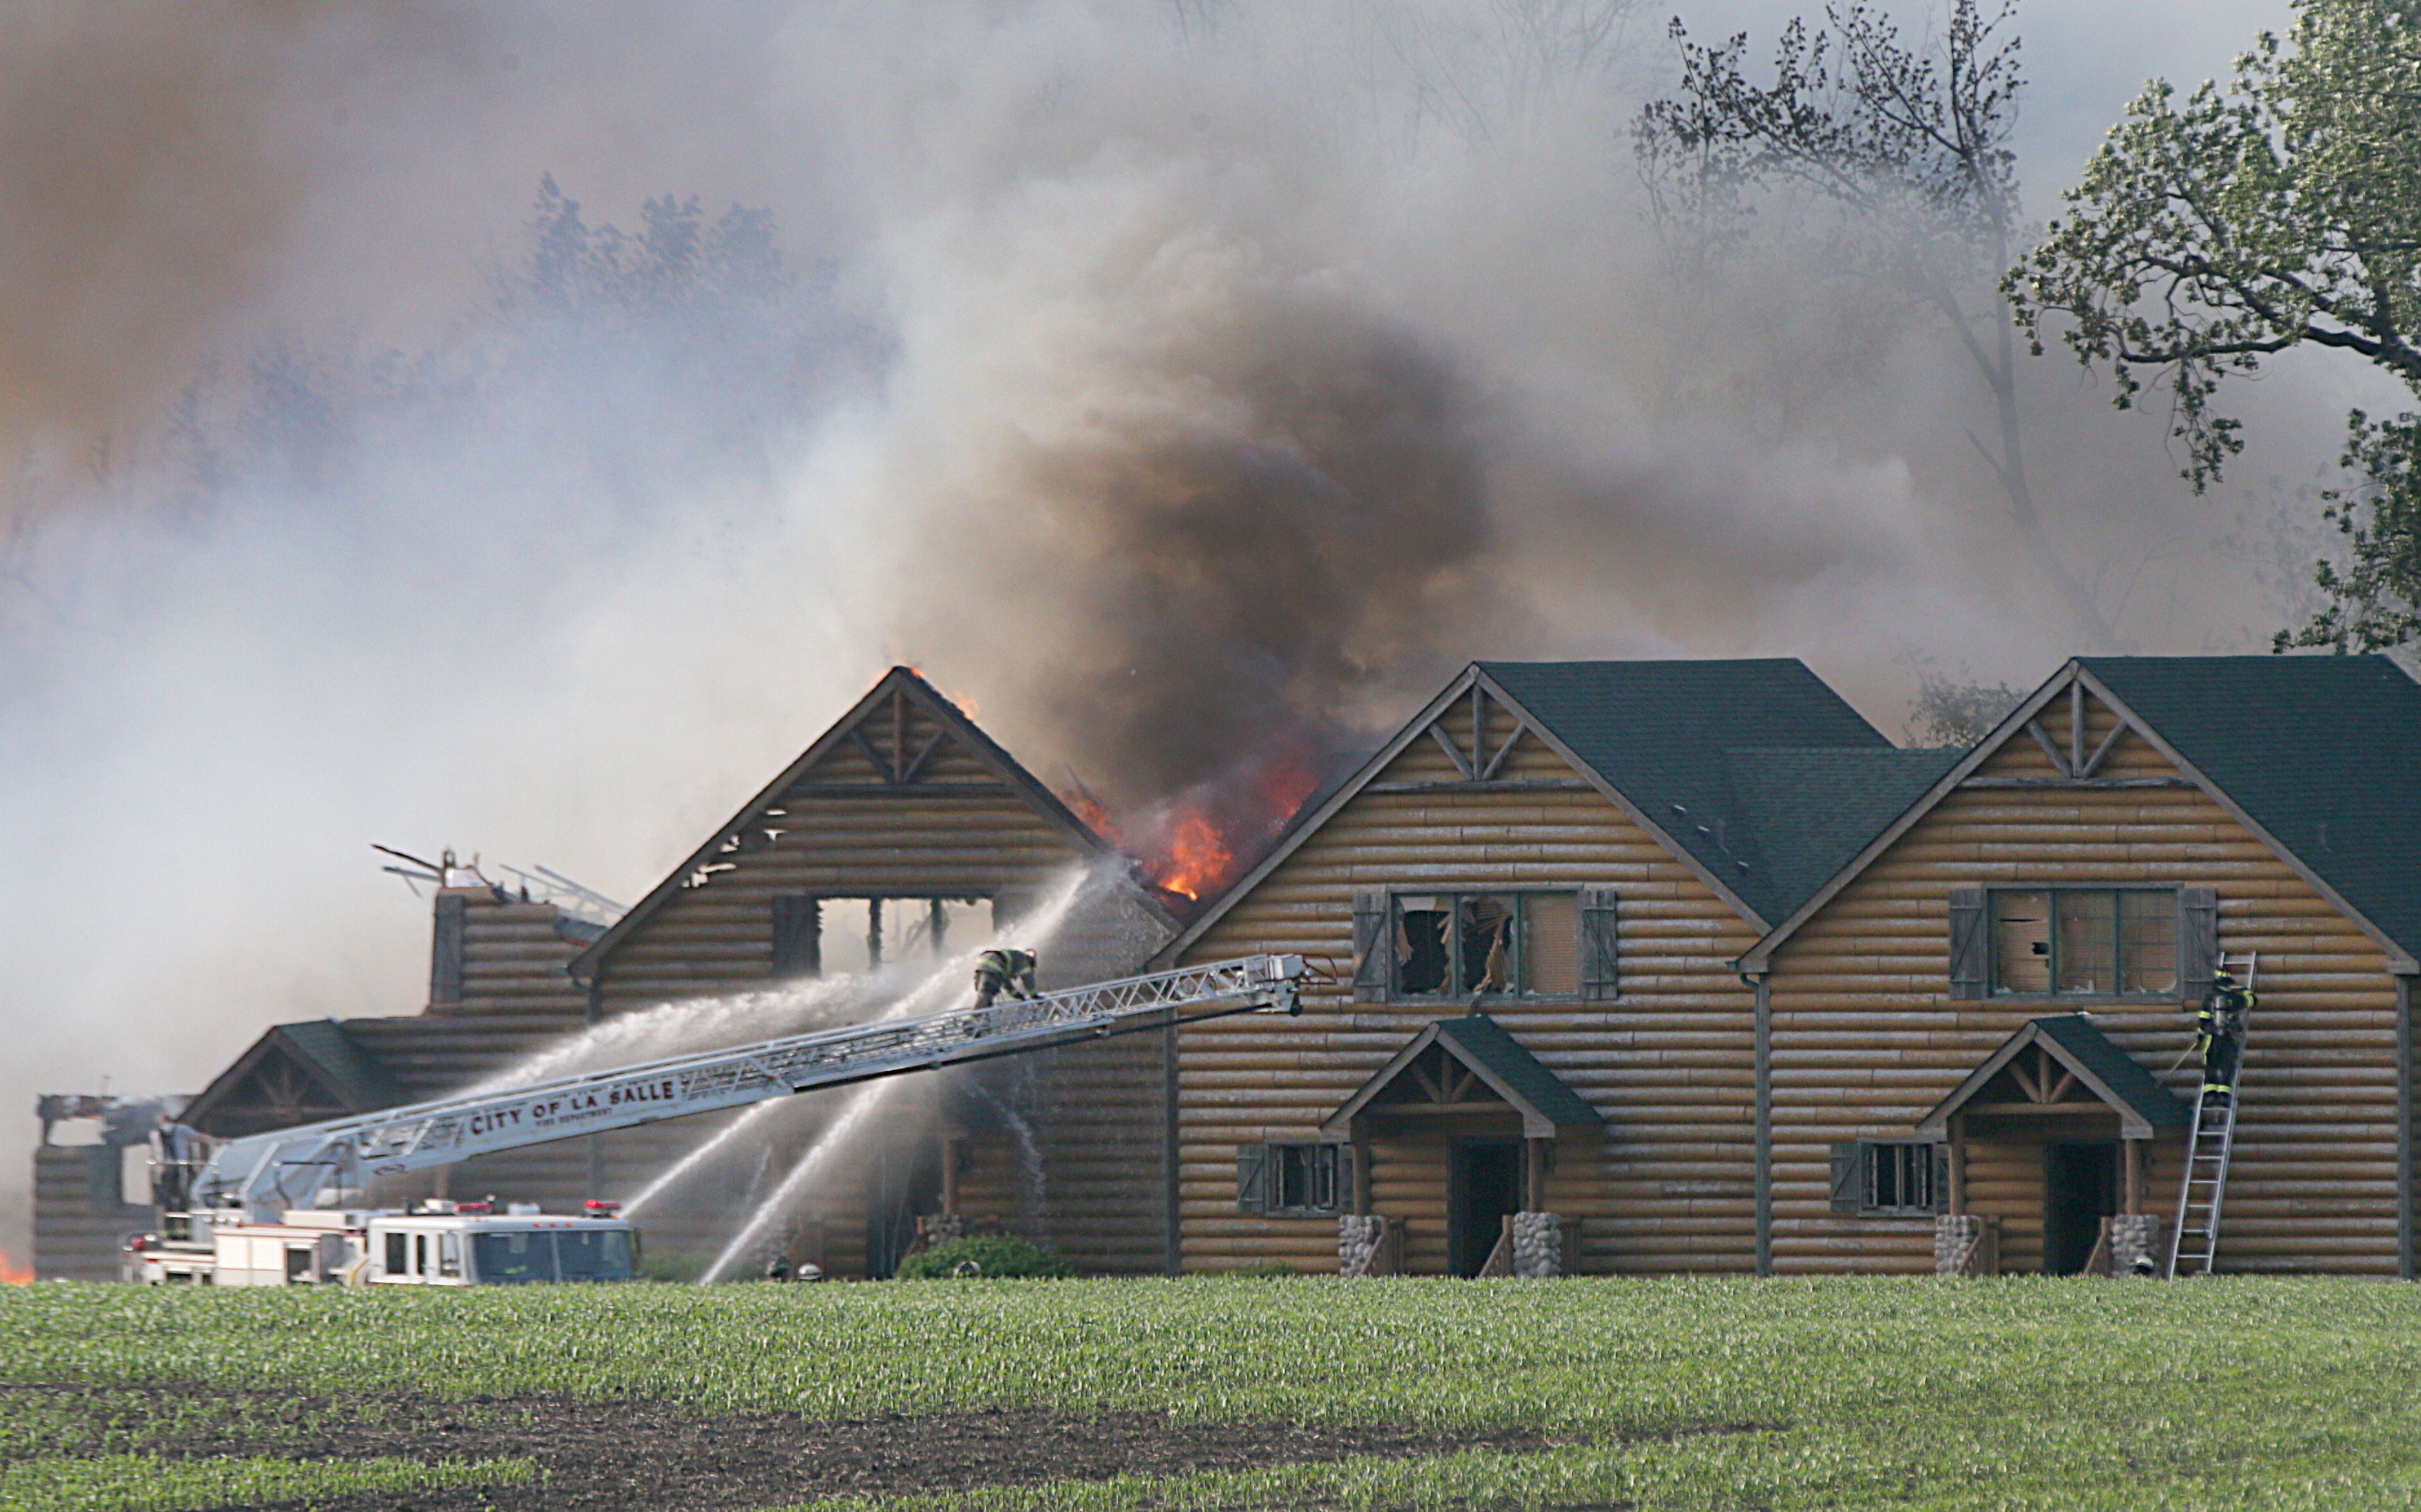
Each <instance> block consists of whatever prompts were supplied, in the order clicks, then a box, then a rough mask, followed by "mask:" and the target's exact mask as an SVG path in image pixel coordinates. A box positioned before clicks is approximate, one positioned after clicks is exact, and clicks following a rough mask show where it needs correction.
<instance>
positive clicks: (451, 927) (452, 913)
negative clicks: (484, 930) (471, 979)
mask: <svg viewBox="0 0 2421 1512" xmlns="http://www.w3.org/2000/svg"><path fill="white" fill-rule="evenodd" d="M429 1001H430V1002H431V1003H460V1002H461V1001H462V896H461V894H459V893H457V894H453V895H451V896H448V895H446V894H443V893H441V894H439V895H438V896H437V923H436V927H434V928H433V929H432V930H431V931H430V942H429Z"/></svg>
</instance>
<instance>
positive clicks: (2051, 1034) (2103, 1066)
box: [2034, 1013, 2194, 1129]
mask: <svg viewBox="0 0 2421 1512" xmlns="http://www.w3.org/2000/svg"><path fill="white" fill-rule="evenodd" d="M2034 1026H2035V1028H2036V1029H2038V1031H2040V1032H2041V1033H2042V1035H2043V1036H2044V1037H2046V1038H2050V1039H2055V1040H2057V1041H2058V1042H2059V1044H2060V1046H2061V1048H2062V1049H2064V1050H2066V1051H2068V1052H2070V1054H2072V1055H2074V1056H2075V1057H2076V1059H2077V1061H2078V1063H2079V1064H2081V1065H2082V1066H2084V1068H2085V1069H2086V1070H2088V1071H2091V1072H2092V1073H2093V1074H2094V1075H2095V1076H2098V1077H2100V1078H2101V1083H2102V1085H2104V1086H2106V1087H2108V1088H2109V1089H2110V1090H2111V1091H2112V1092H2113V1093H2115V1094H2116V1096H2117V1097H2118V1098H2119V1099H2120V1100H2121V1101H2123V1102H2125V1103H2126V1104H2127V1105H2128V1106H2129V1107H2131V1108H2132V1109H2134V1110H2135V1111H2136V1112H2137V1113H2140V1114H2142V1115H2144V1117H2145V1119H2146V1120H2147V1121H2148V1122H2149V1123H2150V1124H2151V1125H2152V1126H2153V1127H2154V1128H2156V1129H2183V1128H2185V1127H2186V1126H2187V1125H2188V1124H2189V1123H2192V1122H2193V1121H2194V1110H2192V1109H2191V1108H2189V1107H2187V1106H2186V1104H2185V1101H2184V1099H2181V1098H2179V1096H2178V1095H2177V1094H2176V1093H2174V1092H2171V1091H2170V1090H2169V1089H2168V1088H2166V1087H2164V1086H2163V1085H2161V1083H2158V1082H2156V1081H2154V1080H2153V1079H2152V1073H2151V1072H2149V1071H2148V1070H2146V1069H2144V1066H2143V1063H2142V1062H2140V1061H2138V1060H2136V1059H2135V1057H2134V1056H2132V1055H2130V1054H2128V1053H2127V1052H2125V1051H2123V1050H2120V1049H2119V1048H2118V1047H2117V1046H2116V1045H2115V1044H2112V1043H2111V1041H2110V1037H2109V1036H2107V1035H2105V1034H2103V1033H2102V1032H2101V1030H2100V1029H2098V1028H2096V1027H2095V1026H2094V1023H2093V1021H2092V1020H2090V1019H2088V1018H2086V1017H2085V1015H2084V1014H2082V1013H2062V1014H2055V1015H2050V1016H2047V1017H2044V1018H2040V1019H2037V1020H2035V1021H2034Z"/></svg>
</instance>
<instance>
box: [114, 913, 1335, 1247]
mask: <svg viewBox="0 0 2421 1512" xmlns="http://www.w3.org/2000/svg"><path fill="white" fill-rule="evenodd" d="M1306 974H1307V973H1306V968H1305V966H1304V959H1303V958H1302V957H1300V956H1247V957H1243V958H1241V959H1235V960H1225V961H1216V962H1212V963H1211V964H1208V965H1202V966H1187V967H1182V968H1179V970H1176V971H1169V972H1154V973H1150V974H1147V975H1141V976H1126V977H1119V978H1117V979H1116V980H1113V981H1108V982H1100V983H1096V984H1094V985H1092V986H1090V987H1079V988H1071V989H1069V990H1064V991H1057V992H1044V993H1040V994H1038V995H1035V996H1031V997H1023V998H1019V997H1011V998H1006V999H1002V1000H999V1001H997V1002H994V1003H992V1004H991V1005H987V1006H984V1007H977V1008H961V1009H951V1010H948V1011H945V1012H942V1013H931V1014H924V1015H920V1016H917V1017H914V1018H898V1019H883V1020H877V1021H873V1022H869V1023H859V1024H851V1025H848V1026H846V1027H843V1028H838V1029H826V1030H820V1031H818V1032H816V1033H814V1034H806V1035H792V1036H789V1037H783V1038H779V1039H769V1040H764V1041H760V1042H758V1043H757V1044H752V1045H741V1046H737V1047H735V1048H732V1049H728V1050H716V1051H709V1052H703V1053H698V1054H690V1055H678V1056H673V1057H670V1058H667V1059H664V1060H656V1061H648V1062H644V1063H642V1064H639V1065H636V1066H626V1067H622V1068H617V1069H615V1070H608V1071H592V1072H585V1073H583V1074H580V1075H577V1076H569V1077H561V1078H556V1079H554V1080H552V1081H545V1082H536V1083H527V1084H524V1085H521V1086H514V1087H508V1088H503V1089H500V1090H494V1091H489V1092H481V1093H470V1094H465V1095H463V1096H460V1097H454V1098H445V1099H438V1100H436V1101H432V1102H419V1103H413V1104H410V1105H408V1106H405V1107H400V1108H389V1109H385V1110H383V1111H382V1112H379V1113H373V1114H365V1115H357V1116H354V1117H350V1118H336V1119H330V1120H328V1121H327V1122H324V1123H316V1124H304V1125H301V1126H299V1127H297V1128H293V1129H279V1130H271V1131H269V1132H267V1133H260V1134H251V1135H247V1136H245V1137H243V1138H242V1139H232V1140H228V1141H226V1142H225V1143H223V1144H220V1145H217V1146H214V1147H212V1148H211V1149H210V1151H209V1152H208V1154H207V1155H204V1156H199V1157H197V1158H195V1159H194V1160H192V1161H165V1160H164V1161H162V1162H161V1163H160V1164H159V1165H158V1166H157V1167H156V1176H155V1179H154V1182H153V1191H154V1193H155V1195H157V1196H158V1198H159V1200H160V1202H161V1205H162V1207H161V1214H160V1226H159V1228H158V1230H157V1231H156V1232H154V1233H150V1234H146V1235H142V1236H140V1237H139V1238H137V1239H134V1240H133V1241H131V1242H130V1244H129V1246H128V1255H127V1269H128V1271H129V1273H130V1275H131V1276H132V1277H133V1279H136V1280H140V1281H144V1282H148V1283H150V1284H152V1285H155V1286H171V1285H196V1286H297V1285H309V1284H315V1283H329V1282H354V1283H360V1284H367V1285H375V1286H484V1285H494V1284H497V1283H500V1282H533V1281H626V1280H629V1279H630V1278H631V1276H632V1274H633V1270H634V1269H635V1266H636V1262H637V1256H638V1236H637V1234H636V1233H635V1232H634V1231H633V1229H632V1227H631V1224H630V1222H629V1221H628V1220H627V1219H624V1218H622V1217H621V1216H620V1213H619V1210H618V1208H617V1206H616V1205H615V1204H613V1203H611V1202H605V1201H596V1200H592V1201H591V1202H589V1203H588V1204H587V1207H586V1210H585V1211H584V1212H583V1213H581V1214H579V1215H576V1216H575V1215H551V1214H546V1213H541V1212H539V1210H538V1209H537V1208H533V1207H527V1206H524V1205H521V1204H513V1205H510V1206H508V1208H507V1209H506V1210H505V1211H504V1212H501V1213H498V1212H495V1211H493V1210H492V1205H489V1204H475V1203H447V1202H424V1203H422V1204H420V1205H418V1206H417V1207H415V1208H411V1209H408V1210H389V1209H376V1208H369V1207H367V1205H365V1204H364V1203H363V1201H362V1198H363V1195H364V1192H366V1190H367V1186H368V1183H369V1182H370V1180H371V1179H372V1178H375V1177H391V1176H400V1175H403V1174H405V1173H408V1172H412V1171H420V1170H427V1169H430V1168H431V1167H435V1166H440V1165H447V1164H451V1163H452V1162H454V1161H462V1160H468V1159H469V1158H471V1157H472V1156H475V1155H487V1154H492V1153H494V1152H495V1151H498V1150H508V1149H518V1148H521V1147H523V1146H529V1145H539V1144H545V1143H547V1142H549V1141H551V1140H557V1139H570V1138H572V1137H574V1136H576V1135H580V1134H595V1133H602V1132H604V1131H606V1130H614V1129H629V1128H633V1127H636V1126H638V1125H641V1124H650V1123H658V1122H661V1121H663V1120H664V1119H667V1118H683V1117H687V1116H689V1115H692V1114H699V1113H712V1112H716V1111H719V1110H723V1109H727V1108H738V1107H742V1106H745V1105H747V1104H750V1103H755V1102H761V1101H764V1100H766V1099H771V1098H779V1097H790V1096H794V1095H796V1094H798V1093H801V1092H810V1091H816V1090H820V1089H821V1088H824V1087H834V1086H845V1085H848V1084H850V1083H857V1082H867V1081H872V1080H874V1079H875V1078H877V1077H884V1076H899V1075H904V1074H907V1073H909V1072H913V1071H929V1070H937V1069H940V1068H944V1067H948V1066H963V1065H969V1064H972V1063H975V1062H977V1061H985V1060H992V1059H996V1058H998V1057H1000V1056H1004V1055H1019V1054H1026V1053H1029V1052H1034V1051H1038V1050H1049V1049H1052V1048H1054V1047H1055V1046H1059V1045H1069V1044H1074V1043H1077V1042H1080V1041H1083V1040H1086V1039H1094V1038H1101V1037H1107V1036H1111V1035H1120V1034H1132V1033H1137V1032H1140V1031H1145V1030H1151V1029H1164V1028H1169V1027H1172V1026H1175V1025H1180V1024H1186V1023H1195V1022H1199V1021H1203V1020H1206V1019H1216V1018H1225V1017H1227V1016H1229V1015H1232V1014H1240V1013H1289V1014H1297V1013H1301V1012H1302V1011H1303V1004H1302V998H1301V984H1302V983H1303V981H1304V978H1305V976H1306Z"/></svg>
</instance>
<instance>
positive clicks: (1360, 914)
mask: <svg viewBox="0 0 2421 1512" xmlns="http://www.w3.org/2000/svg"><path fill="white" fill-rule="evenodd" d="M1387 945H1388V940H1387V895H1386V893H1385V892H1384V891H1374V892H1362V893H1355V894H1354V895H1353V1001H1354V1002H1356V1003H1384V1002H1386V1001H1387V975H1388V968H1389V967H1390V966H1391V965H1392V964H1393V963H1394V957H1395V952H1394V951H1392V950H1390V949H1388V948H1387Z"/></svg>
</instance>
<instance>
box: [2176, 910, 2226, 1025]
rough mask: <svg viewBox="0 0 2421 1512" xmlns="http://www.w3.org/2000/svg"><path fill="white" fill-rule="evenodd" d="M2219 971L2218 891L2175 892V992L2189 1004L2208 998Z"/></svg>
mask: <svg viewBox="0 0 2421 1512" xmlns="http://www.w3.org/2000/svg"><path fill="white" fill-rule="evenodd" d="M2218 970H2219V891H2218V889H2216V888H2211V887H2180V888H2179V889H2178V990H2179V994H2180V995H2181V996H2183V997H2184V998H2186V999H2187V1000H2188V1001H2190V1002H2195V1001H2199V1000H2201V999H2203V998H2205V997H2208V996H2210V979H2211V974H2213V973H2214V972H2216V971H2218Z"/></svg>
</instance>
